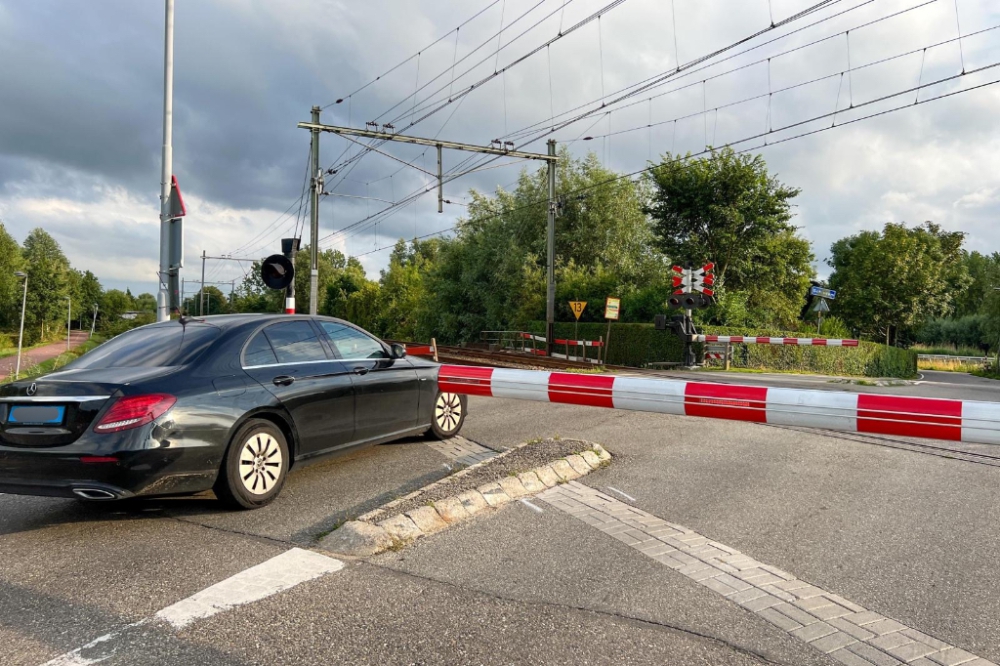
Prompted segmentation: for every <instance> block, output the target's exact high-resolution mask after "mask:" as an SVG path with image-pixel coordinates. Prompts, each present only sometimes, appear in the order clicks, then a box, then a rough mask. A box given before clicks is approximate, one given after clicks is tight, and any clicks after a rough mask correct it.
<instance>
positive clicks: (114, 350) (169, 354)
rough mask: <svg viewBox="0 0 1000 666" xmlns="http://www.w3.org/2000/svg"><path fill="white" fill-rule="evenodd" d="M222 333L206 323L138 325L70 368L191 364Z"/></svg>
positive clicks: (85, 356)
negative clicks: (141, 326) (142, 326)
mask: <svg viewBox="0 0 1000 666" xmlns="http://www.w3.org/2000/svg"><path fill="white" fill-rule="evenodd" d="M220 333H221V330H220V329H219V328H218V327H216V326H207V325H204V324H202V325H198V324H188V325H187V326H186V327H185V326H181V325H180V324H177V325H176V326H150V327H144V328H138V329H135V330H134V331H129V332H128V333H123V334H122V335H119V336H118V337H116V338H113V339H111V340H109V341H108V342H106V343H104V344H103V345H101V346H100V347H97V348H96V349H94V350H93V351H91V352H89V353H87V354H84V355H83V356H81V357H80V358H79V359H77V360H76V361H74V362H73V363H71V364H69V365H68V366H67V367H68V368H72V369H77V370H82V369H100V368H147V367H170V366H178V365H187V364H188V363H191V362H192V361H194V360H195V359H196V358H198V356H200V355H201V353H202V352H203V351H205V349H206V348H207V347H208V346H209V345H210V344H212V342H214V341H215V340H216V338H218V337H219V334H220Z"/></svg>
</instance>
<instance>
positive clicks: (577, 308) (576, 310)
mask: <svg viewBox="0 0 1000 666" xmlns="http://www.w3.org/2000/svg"><path fill="white" fill-rule="evenodd" d="M569 307H570V309H571V310H572V311H573V314H574V315H576V320H577V321H580V315H582V314H583V309H584V308H585V307H587V301H570V302H569Z"/></svg>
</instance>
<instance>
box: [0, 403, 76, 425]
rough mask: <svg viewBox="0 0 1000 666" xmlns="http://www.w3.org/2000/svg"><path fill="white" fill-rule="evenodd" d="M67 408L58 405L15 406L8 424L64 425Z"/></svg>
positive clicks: (11, 409)
mask: <svg viewBox="0 0 1000 666" xmlns="http://www.w3.org/2000/svg"><path fill="white" fill-rule="evenodd" d="M65 416H66V408H65V407H63V406H56V405H15V406H13V407H11V408H10V416H8V417H7V423H11V424H14V423H17V424H19V425H62V422H63V419H64V418H65Z"/></svg>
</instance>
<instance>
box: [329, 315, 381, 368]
mask: <svg viewBox="0 0 1000 666" xmlns="http://www.w3.org/2000/svg"><path fill="white" fill-rule="evenodd" d="M319 324H320V326H322V327H323V330H324V331H325V332H326V334H327V336H329V338H330V342H332V343H333V346H334V347H335V348H336V349H337V352H338V353H339V354H340V357H341V358H343V359H350V360H357V359H361V358H389V355H388V354H386V353H385V348H383V347H382V343H380V342H379V341H378V340H376V339H375V338H372V337H371V336H368V335H365V334H364V333H362V332H361V331H359V330H357V329H356V328H351V327H350V326H344V325H343V324H338V323H336V322H332V321H321V322H320V323H319Z"/></svg>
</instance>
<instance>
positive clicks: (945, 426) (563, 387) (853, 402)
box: [438, 365, 1000, 444]
mask: <svg viewBox="0 0 1000 666" xmlns="http://www.w3.org/2000/svg"><path fill="white" fill-rule="evenodd" d="M438 385H439V387H440V389H441V390H442V391H449V392H452V393H464V394H466V395H482V396H490V397H494V398H517V399H521V400H535V401H539V402H558V403H565V404H570V405H589V406H592V407H610V408H612V409H630V410H636V411H641V412H659V413H661V414H676V415H680V416H702V417H707V418H714V419H729V420H732V421H749V422H754V423H771V424H775V425H789V426H802V427H808V428H826V429H829V430H840V431H844V432H870V433H879V434H883V435H901V436H905V437H926V438H929V439H947V440H953V441H962V442H977V443H980V444H1000V403H994V402H979V401H974V400H944V399H938V398H907V397H902V396H889V395H873V394H869V393H846V392H843V391H810V390H800V389H784V388H770V387H763V386H735V385H730V384H708V383H703V382H686V381H680V380H669V379H660V378H656V379H653V378H645V377H619V376H615V375H581V374H572V373H567V372H540V371H537V370H511V369H507V368H480V367H470V366H464V365H442V366H441V372H440V375H439V377H438Z"/></svg>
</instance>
